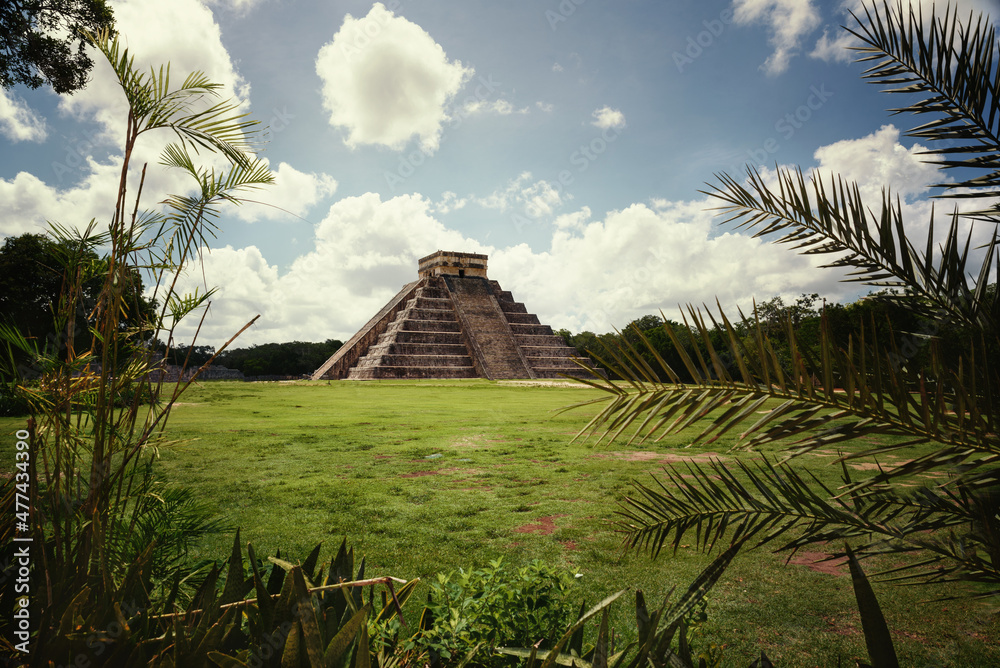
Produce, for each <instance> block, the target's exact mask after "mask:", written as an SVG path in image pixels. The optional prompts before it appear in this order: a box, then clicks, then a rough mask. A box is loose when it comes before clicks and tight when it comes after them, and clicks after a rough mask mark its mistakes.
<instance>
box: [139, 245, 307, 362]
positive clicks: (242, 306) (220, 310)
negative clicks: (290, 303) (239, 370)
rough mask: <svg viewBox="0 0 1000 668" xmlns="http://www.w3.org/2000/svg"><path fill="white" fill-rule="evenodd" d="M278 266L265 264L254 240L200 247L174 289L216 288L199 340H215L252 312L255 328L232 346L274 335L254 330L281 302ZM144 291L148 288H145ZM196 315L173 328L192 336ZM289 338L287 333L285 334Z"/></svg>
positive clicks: (190, 291) (263, 325)
mask: <svg viewBox="0 0 1000 668" xmlns="http://www.w3.org/2000/svg"><path fill="white" fill-rule="evenodd" d="M277 282H278V269H277V267H275V266H272V265H269V264H268V263H267V260H265V259H264V255H263V254H262V253H261V252H260V250H259V249H258V248H257V247H256V246H248V247H246V248H240V249H234V248H233V247H232V246H225V247H223V248H215V249H212V250H209V249H207V248H202V249H201V254H200V258H199V259H196V260H194V261H192V262H191V264H189V265H188V267H187V269H186V270H185V271H184V273H182V274H181V276H180V277H178V280H177V286H176V290H177V291H178V293H180V294H194V293H195V292H197V293H198V294H205V292H206V290H208V289H211V288H217V291H216V292H215V294H214V295H212V297H211V299H210V305H209V309H208V313H207V314H206V316H205V320H204V323H203V324H202V327H201V331H200V333H199V336H198V341H199V342H200V343H201V344H202V345H214V346H219V345H221V344H223V343H225V342H226V341H227V340H229V338H230V337H231V336H233V335H234V334H236V332H238V331H239V330H240V328H242V327H243V325H245V324H246V323H247V322H249V321H250V320H251V319H252V318H253V317H254V316H255V315H261V316H262V317H261V318H260V319H259V320H258V321H257V322H258V324H257V325H256V326H255V328H253V329H250V330H248V331H247V332H246V333H244V334H243V335H242V336H241V337H240V338H239V339H237V343H234V344H233V345H234V346H236V347H241V346H247V345H251V344H253V343H265V342H267V341H273V340H274V339H268V338H266V336H265V338H264V339H262V340H256V341H255V340H253V339H254V335H255V334H260V333H262V332H263V333H266V332H267V322H268V321H266V320H265V319H264V315H265V314H271V315H272V316H273V315H274V314H275V312H276V309H278V308H280V303H278V302H277V298H278V296H279V293H278V292H277V291H276V290H275V286H276V284H277ZM147 293H148V294H147V296H152V289H151V288H147ZM199 317H200V315H199V314H198V313H192V314H191V315H189V316H188V317H187V319H186V320H184V321H182V323H181V325H180V326H179V327H178V328H177V331H176V334H175V337H176V338H177V340H178V341H181V342H185V343H187V342H190V341H191V339H192V337H193V336H194V332H195V329H196V327H197V321H198V319H199ZM289 340H291V339H289Z"/></svg>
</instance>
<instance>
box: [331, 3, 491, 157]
mask: <svg viewBox="0 0 1000 668" xmlns="http://www.w3.org/2000/svg"><path fill="white" fill-rule="evenodd" d="M473 72H474V71H473V69H472V68H471V67H470V68H467V67H464V66H463V65H462V63H461V62H460V61H457V60H456V61H449V60H448V56H447V55H446V54H445V52H444V49H443V48H441V46H440V45H439V44H437V43H436V42H435V41H434V39H433V38H432V37H431V36H430V35H428V34H427V32H426V31H425V30H424V29H423V28H421V27H420V26H418V25H416V24H415V23H411V22H410V21H408V20H406V19H405V18H403V17H399V16H396V15H395V14H393V13H392V12H391V11H389V10H387V9H386V8H385V6H384V5H383V4H382V3H380V2H376V3H375V4H374V5H373V6H372V8H371V11H369V12H368V15H367V16H365V17H364V18H361V19H356V18H354V17H353V16H351V15H350V14H347V15H346V16H345V17H344V23H343V25H342V26H341V27H340V30H339V31H337V33H336V34H335V35H334V36H333V39H332V40H331V41H330V42H329V43H328V44H326V45H324V46H323V48H321V49H320V51H319V54H318V55H317V56H316V73H317V74H318V75H319V77H320V79H322V80H323V89H322V95H323V106H324V108H325V109H326V110H327V111H328V112H329V113H330V123H331V124H332V125H334V126H338V127H344V128H346V129H347V131H348V135H347V137H346V139H345V140H344V142H345V143H346V144H347V145H348V146H350V147H352V148H353V147H356V146H359V145H361V144H378V145H382V146H387V147H390V148H392V149H397V150H398V149H402V148H403V147H404V146H405V145H406V144H407V142H409V140H410V139H411V138H412V137H413V136H414V135H416V136H418V137H419V138H420V141H421V144H422V146H423V148H424V149H425V150H428V151H434V150H436V149H437V147H438V145H439V142H440V138H441V125H442V123H444V122H445V121H447V120H448V114H447V111H446V107H447V105H448V103H449V101H450V100H451V99H452V98H454V96H455V94H456V93H458V91H459V90H460V89H461V88H462V86H463V85H464V84H465V83H466V81H468V80H469V78H470V77H471V76H472V74H473Z"/></svg>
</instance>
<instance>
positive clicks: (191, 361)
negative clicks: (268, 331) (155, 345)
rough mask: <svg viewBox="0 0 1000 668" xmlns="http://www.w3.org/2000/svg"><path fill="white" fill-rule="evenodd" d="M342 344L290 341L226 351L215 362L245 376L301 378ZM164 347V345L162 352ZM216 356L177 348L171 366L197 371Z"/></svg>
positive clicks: (207, 350)
mask: <svg viewBox="0 0 1000 668" xmlns="http://www.w3.org/2000/svg"><path fill="white" fill-rule="evenodd" d="M342 345H343V342H342V341H338V340H337V339H327V340H326V341H323V342H317V343H312V342H306V341H288V342H286V343H262V344H260V345H253V346H249V347H246V348H231V349H227V350H224V351H222V352H221V353H220V354H219V355H218V357H216V358H215V361H214V362H213V364H214V365H216V366H224V367H226V368H227V369H236V370H237V371H241V372H243V375H244V376H301V375H304V374H311V373H312V372H313V371H315V370H316V369H318V368H319V367H320V366H321V365H322V364H323V362H325V361H326V360H327V359H328V358H329V357H330V355H332V354H333V353H335V352H337V350H338V349H339V348H340V346H342ZM163 349H164V347H163V346H162V344H161V347H160V350H161V351H162V350H163ZM213 354H215V347H214V346H198V345H195V346H187V345H182V346H176V347H174V348H173V349H171V351H170V353H169V354H168V361H169V363H170V364H176V365H178V366H182V365H184V364H185V363H186V364H187V366H188V368H197V367H199V366H201V365H202V364H204V363H205V362H207V361H208V360H209V359H211V357H212V355H213Z"/></svg>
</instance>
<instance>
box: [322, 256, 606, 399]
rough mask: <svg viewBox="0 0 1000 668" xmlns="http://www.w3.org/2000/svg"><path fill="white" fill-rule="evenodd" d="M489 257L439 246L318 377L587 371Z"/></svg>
mask: <svg viewBox="0 0 1000 668" xmlns="http://www.w3.org/2000/svg"><path fill="white" fill-rule="evenodd" d="M486 259H487V257H486V256H485V255H477V254H474V253H455V252H448V251H437V252H436V253H432V254H431V255H428V256H427V257H425V258H421V259H420V261H419V266H418V279H417V280H416V281H414V282H412V283H409V284H407V285H405V286H403V289H402V290H400V291H399V294H397V295H396V296H395V297H393V298H392V300H391V301H390V302H389V303H388V304H386V305H385V306H384V307H383V308H382V310H381V311H379V312H378V313H377V314H375V317H373V318H372V319H371V320H369V321H368V323H367V324H366V325H365V326H364V327H362V328H361V330H360V331H358V333H357V334H355V335H354V336H352V337H351V338H350V339H349V340H348V341H347V342H346V343H345V344H344V345H343V346H342V347H341V348H340V349H339V350H338V351H337V352H336V353H334V354H333V356H332V357H330V359H328V360H327V361H326V362H325V363H324V364H323V366H321V367H320V368H319V369H317V370H316V372H315V373H313V375H312V378H313V380H320V379H341V378H346V379H351V380H368V379H376V378H488V379H490V380H498V379H504V378H559V377H561V375H562V374H565V375H569V376H579V377H588V376H589V375H590V374H589V373H588V372H586V371H585V370H583V369H581V368H580V367H579V366H578V365H577V364H576V363H575V362H574V361H573V359H572V358H573V357H575V356H577V352H576V349H574V348H572V347H570V346H568V345H567V344H566V342H565V341H564V340H563V339H562V337H560V336H557V335H555V334H553V333H552V328H551V327H549V326H548V325H543V324H541V323H539V321H538V317H537V316H535V315H532V314H530V313H528V311H527V309H526V308H525V307H524V304H521V303H519V302H515V301H514V298H513V296H511V293H510V292H507V291H505V290H503V289H502V288H501V287H500V284H499V283H497V282H496V281H492V280H490V279H489V278H487V276H486Z"/></svg>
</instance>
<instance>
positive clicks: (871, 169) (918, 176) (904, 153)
mask: <svg viewBox="0 0 1000 668" xmlns="http://www.w3.org/2000/svg"><path fill="white" fill-rule="evenodd" d="M899 135H900V132H899V130H898V129H897V128H896V127H895V126H894V125H883V126H882V127H881V128H879V129H878V130H876V131H875V132H873V133H871V134H870V135H867V136H865V137H861V138H860V139H844V140H841V141H838V142H835V143H833V144H828V145H826V146H822V147H820V148H819V149H817V150H816V152H815V153H814V154H813V157H814V158H815V159H816V161H817V163H818V165H817V169H818V170H819V171H820V172H821V173H822V174H824V175H826V174H829V173H831V172H832V173H834V174H840V175H841V176H842V177H844V178H845V179H847V180H848V181H854V182H856V183H858V184H859V185H860V186H861V188H862V195H864V196H866V197H867V198H869V199H870V198H872V197H877V196H878V195H879V193H880V192H881V189H882V187H883V186H885V187H888V188H889V189H890V190H891V191H892V192H893V193H896V194H898V195H901V196H903V197H906V198H910V199H912V198H913V197H916V196H921V195H924V194H926V192H927V186H929V185H930V184H931V183H937V182H939V181H942V180H944V179H945V178H946V177H945V175H944V174H942V173H941V172H940V170H939V169H938V166H937V165H936V164H934V162H933V160H934V159H935V158H934V156H929V155H921V152H922V151H924V150H925V149H924V147H922V146H921V145H920V144H913V145H912V146H910V147H909V148H907V147H905V146H903V145H902V144H901V143H899ZM929 161H930V162H929Z"/></svg>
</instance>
